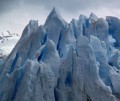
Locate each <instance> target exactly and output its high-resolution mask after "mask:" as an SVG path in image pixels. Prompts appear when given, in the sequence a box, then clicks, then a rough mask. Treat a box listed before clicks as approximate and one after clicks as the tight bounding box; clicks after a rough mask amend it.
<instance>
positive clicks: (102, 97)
mask: <svg viewBox="0 0 120 101" xmlns="http://www.w3.org/2000/svg"><path fill="white" fill-rule="evenodd" d="M108 19H109V20H108ZM111 19H113V21H112V22H111V23H112V24H113V26H114V25H115V27H113V26H112V27H110V22H109V21H111ZM117 20H119V19H117ZM108 22H109V23H108ZM118 26H119V24H118ZM119 27H120V26H119ZM111 28H112V30H115V29H114V28H117V22H116V20H115V21H114V18H111V17H110V18H107V20H106V19H103V18H98V17H97V16H96V15H95V14H93V13H91V15H90V17H89V18H87V17H86V16H84V15H80V17H79V19H78V20H76V19H72V21H71V22H70V23H67V22H66V21H65V20H64V19H63V18H62V17H61V15H60V13H59V11H58V10H56V8H54V9H53V10H52V12H51V13H50V15H49V16H48V18H47V20H46V22H45V24H44V25H41V26H38V21H34V20H31V21H30V22H29V24H28V25H27V26H26V27H25V29H24V31H23V34H22V36H21V38H20V40H19V41H18V42H17V44H16V46H15V47H14V49H13V50H12V52H11V53H10V55H9V56H8V58H7V59H6V61H5V63H4V64H2V65H0V101H120V61H119V60H120V57H119V56H120V52H119V44H118V46H117V47H116V44H117V43H119V40H120V38H119V37H117V38H116V36H114V34H115V35H117V34H116V33H110V30H111ZM118 32H119V30H118ZM118 39H119V40H118ZM10 42H11V43H12V41H10ZM1 63H2V61H1Z"/></svg>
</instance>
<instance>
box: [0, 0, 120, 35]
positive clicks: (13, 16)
mask: <svg viewBox="0 0 120 101" xmlns="http://www.w3.org/2000/svg"><path fill="white" fill-rule="evenodd" d="M54 6H55V7H56V8H57V9H58V10H59V11H60V13H61V16H62V17H63V18H64V19H65V20H66V21H67V22H70V21H71V19H72V18H76V19H77V18H78V17H79V15H80V14H84V15H86V16H89V15H90V13H91V12H93V13H95V14H96V15H97V16H98V17H104V18H105V16H108V15H110V16H116V17H119V18H120V0H0V32H4V31H6V30H9V31H11V32H15V33H18V34H21V33H22V30H23V29H24V27H25V26H26V24H27V23H28V22H29V20H30V19H34V20H39V24H44V22H45V20H46V18H47V16H48V14H49V13H50V12H51V10H52V8H53V7H54Z"/></svg>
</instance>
